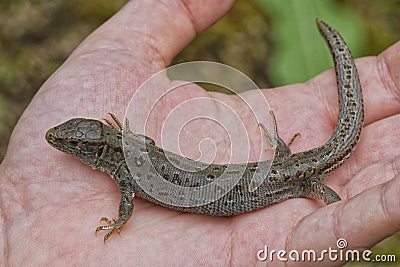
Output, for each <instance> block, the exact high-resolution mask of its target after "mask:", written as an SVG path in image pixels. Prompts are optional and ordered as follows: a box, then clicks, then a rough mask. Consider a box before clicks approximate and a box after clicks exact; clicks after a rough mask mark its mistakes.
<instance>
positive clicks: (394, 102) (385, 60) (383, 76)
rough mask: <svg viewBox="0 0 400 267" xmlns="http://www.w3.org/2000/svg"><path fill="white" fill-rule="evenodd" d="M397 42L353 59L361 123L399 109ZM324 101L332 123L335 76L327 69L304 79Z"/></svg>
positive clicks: (335, 110)
mask: <svg viewBox="0 0 400 267" xmlns="http://www.w3.org/2000/svg"><path fill="white" fill-rule="evenodd" d="M399 59H400V42H398V43H396V44H394V45H393V46H391V47H389V48H388V49H386V50H385V51H384V52H382V53H381V54H380V55H379V56H377V57H364V58H359V59H356V65H357V70H358V73H359V76H360V82H361V86H362V91H363V98H364V107H365V109H364V110H365V125H368V124H371V123H373V122H376V121H378V120H380V119H383V118H385V117H389V116H392V115H395V114H398V113H399V112H400V87H399V86H400V75H399V73H400V67H399V64H398V61H399ZM306 84H307V85H309V86H310V87H311V89H312V90H314V92H315V94H316V97H317V98H318V97H319V98H320V99H321V100H322V101H324V105H325V110H326V111H328V114H329V117H330V121H333V122H334V123H336V119H337V113H338V105H337V93H336V90H332V89H333V88H336V76H335V74H334V71H333V69H330V70H328V71H326V72H324V73H322V74H320V75H318V76H316V77H315V78H314V79H312V80H310V81H309V82H307V83H306Z"/></svg>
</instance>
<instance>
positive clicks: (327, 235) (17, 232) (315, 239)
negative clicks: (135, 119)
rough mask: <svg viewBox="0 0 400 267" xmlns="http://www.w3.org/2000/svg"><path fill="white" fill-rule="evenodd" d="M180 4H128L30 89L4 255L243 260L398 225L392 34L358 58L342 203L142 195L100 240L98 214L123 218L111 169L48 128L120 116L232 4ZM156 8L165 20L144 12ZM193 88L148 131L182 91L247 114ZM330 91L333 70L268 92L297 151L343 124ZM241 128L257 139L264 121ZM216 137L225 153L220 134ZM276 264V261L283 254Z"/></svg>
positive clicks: (53, 259) (8, 165)
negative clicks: (199, 202) (224, 204)
mask: <svg viewBox="0 0 400 267" xmlns="http://www.w3.org/2000/svg"><path fill="white" fill-rule="evenodd" d="M185 3H186V5H184V4H183V3H182V2H181V1H174V2H172V1H170V3H169V4H168V6H163V5H162V4H160V2H157V3H156V4H154V3H153V4H152V3H150V2H145V1H130V2H129V3H128V4H127V5H126V6H125V7H124V8H123V9H122V10H121V11H120V12H119V13H118V14H117V15H115V16H114V17H113V18H112V19H111V20H110V21H108V22H107V23H105V24H104V25H103V26H101V27H100V28H99V29H98V30H97V31H96V32H94V33H93V34H92V35H91V36H89V37H88V38H87V39H86V40H85V41H84V42H83V43H82V44H81V45H80V46H79V47H78V48H77V50H76V51H75V52H74V53H73V54H72V55H71V57H70V58H69V59H68V60H67V61H66V62H65V63H64V65H63V66H62V67H61V68H60V69H59V70H58V71H57V72H56V73H55V74H54V75H53V76H51V77H50V78H49V80H48V81H47V82H46V83H45V84H44V85H43V87H42V88H41V89H40V91H39V92H38V94H37V95H36V96H35V98H34V99H33V100H32V103H31V104H30V105H29V107H28V108H27V109H26V111H25V112H24V114H23V116H22V117H21V119H20V121H19V123H18V125H17V126H16V127H15V129H14V132H13V135H12V137H11V139H10V144H9V147H8V151H7V154H6V156H5V158H4V160H3V162H2V164H1V167H0V173H1V180H0V181H1V186H0V188H1V189H0V190H1V200H0V201H1V202H0V205H1V206H0V209H1V212H0V214H1V223H2V227H1V229H2V233H1V234H2V240H3V242H2V246H3V249H2V250H1V251H2V253H4V255H1V256H2V258H3V259H4V260H5V261H6V262H5V264H6V265H22V264H31V265H50V264H52V265H83V264H93V265H99V264H101V265H122V264H126V265H129V264H132V265H144V264H145V263H146V264H152V265H156V264H157V265H161V264H164V265H172V264H174V265H188V264H191V263H197V264H203V265H222V264H231V265H233V264H235V265H248V264H251V263H253V264H254V263H256V262H257V257H256V256H257V252H258V251H259V250H260V249H263V248H264V245H268V247H269V249H276V250H280V249H285V250H286V251H289V250H291V249H297V250H299V251H300V250H301V249H314V250H316V251H319V250H322V249H327V248H328V247H329V246H330V247H332V248H336V241H337V239H338V238H345V239H346V240H347V242H348V244H349V246H348V248H350V249H351V248H358V249H359V248H368V247H370V246H372V245H374V244H375V243H377V242H379V241H380V240H382V239H384V238H385V237H387V236H389V235H391V234H393V233H394V232H396V231H398V230H399V228H400V227H399V225H400V224H399V221H400V212H399V211H398V210H399V209H398V207H399V198H398V196H399V191H400V184H399V183H400V178H399V175H398V170H397V169H398V168H397V169H396V164H397V165H399V163H398V162H399V157H398V154H399V152H398V149H397V147H396V146H395V145H394V144H397V143H398V140H399V137H400V136H399V135H400V131H399V127H398V125H400V124H399V120H400V117H399V115H398V113H399V110H400V105H399V100H398V99H399V98H398V95H399V93H398V92H399V89H398V88H399V84H400V75H398V73H400V72H399V66H398V64H397V61H398V57H399V56H398V55H399V51H400V43H397V44H395V45H394V46H392V47H391V48H389V49H388V50H386V51H385V52H383V53H382V54H381V55H380V56H378V57H368V58H362V59H359V60H357V61H356V63H357V67H358V70H359V73H360V78H361V83H362V86H363V93H364V101H365V126H364V129H363V132H362V135H361V141H360V143H359V144H358V146H357V147H356V150H355V152H354V154H353V155H352V156H351V157H350V159H349V160H348V161H347V162H346V163H345V164H344V165H343V166H342V167H340V168H339V169H338V170H337V171H335V172H334V173H332V175H330V176H329V177H328V179H327V180H326V184H328V185H329V186H331V187H332V188H333V189H335V191H336V192H338V193H339V195H340V196H341V197H342V199H343V201H341V202H338V203H334V204H332V205H329V206H325V205H324V204H322V203H321V202H318V201H314V200H310V199H301V198H298V199H291V200H288V201H284V202H282V203H279V204H276V205H273V206H271V207H268V208H265V209H261V210H258V211H255V212H251V213H247V214H243V215H239V216H233V217H229V218H219V217H211V216H205V215H195V214H188V213H181V212H176V211H172V210H169V209H166V208H163V207H159V206H156V205H154V204H152V203H149V202H147V201H144V200H140V199H135V210H134V213H133V216H132V218H131V220H130V221H129V222H128V223H127V224H126V225H125V227H124V228H123V230H122V233H121V236H122V238H119V237H115V236H114V237H113V238H111V239H110V240H109V241H108V242H107V244H106V246H104V245H103V244H102V237H101V238H100V237H97V238H96V237H95V236H94V229H95V228H96V227H97V226H98V219H99V218H100V217H102V216H109V215H116V210H117V206H118V202H119V193H118V190H117V188H116V186H115V184H114V182H113V181H112V179H110V177H109V176H108V175H106V174H103V173H101V172H99V171H94V170H91V169H90V168H88V167H87V166H85V165H83V164H82V163H81V162H80V161H78V160H76V159H74V158H72V157H70V156H67V155H65V154H63V153H60V152H59V151H56V150H55V149H53V148H51V147H50V146H49V145H48V144H47V143H46V142H45V139H44V134H45V132H46V130H47V129H48V128H50V127H52V126H54V125H56V124H59V123H61V122H64V121H65V120H67V119H70V118H72V117H89V118H98V119H99V118H102V117H104V116H105V114H106V113H107V112H114V113H116V114H117V117H119V118H121V117H122V115H123V114H124V111H125V108H126V106H127V104H128V101H129V100H130V98H131V96H132V94H133V93H134V91H135V90H136V89H137V87H138V86H139V85H140V84H141V83H142V82H143V81H145V80H146V79H147V78H148V77H150V76H151V75H152V74H153V73H155V72H157V71H159V70H161V69H164V68H165V67H166V66H168V65H169V63H170V61H171V59H172V58H173V57H174V56H175V55H176V54H177V53H178V52H179V51H180V50H181V49H182V47H183V46H185V45H186V44H187V43H188V42H189V41H190V40H191V39H192V38H193V37H194V36H195V34H196V33H198V32H200V31H202V30H204V29H205V28H206V27H208V26H209V25H211V24H212V23H213V22H214V21H215V20H217V19H218V18H219V17H220V16H222V15H223V13H225V12H226V11H227V9H228V8H229V6H230V5H231V4H232V1H224V2H223V1H212V0H210V1H209V2H208V3H207V4H204V3H201V4H199V3H200V2H199V1H197V2H196V1H186V2H185ZM154 14H157V18H156V19H150V20H149V18H150V17H154ZM321 45H323V44H322V41H321ZM185 89H187V90H180V91H179V95H174V97H170V98H166V99H164V100H163V106H164V109H159V110H157V112H158V113H157V114H159V118H160V120H159V121H157V120H153V121H150V122H151V123H152V125H153V127H151V129H152V131H151V132H149V135H150V136H151V137H155V138H156V140H157V138H158V136H159V133H160V127H159V124H158V123H157V122H160V121H161V122H162V118H165V117H166V116H167V111H168V110H169V109H171V108H172V107H175V106H176V105H178V104H180V103H181V102H182V101H184V100H186V99H193V98H198V97H211V98H214V99H220V100H222V101H224V102H227V103H228V102H230V103H231V107H232V108H233V109H235V110H236V111H237V112H238V113H239V115H240V116H241V118H242V119H243V120H244V121H246V118H247V117H246V116H249V114H245V113H243V111H242V109H241V107H242V106H241V105H240V104H238V103H237V102H235V101H233V100H232V99H233V98H232V96H228V95H222V94H219V93H213V92H206V91H204V90H203V89H201V88H200V87H197V86H194V85H193V86H189V87H187V88H185ZM336 91H337V89H336V82H335V75H334V71H333V70H329V71H326V72H324V73H322V74H320V75H318V76H317V77H315V78H314V79H312V80H310V81H309V82H307V83H305V84H301V85H299V84H298V85H291V86H286V87H283V88H277V89H276V90H264V91H263V94H264V95H265V96H266V98H267V99H268V100H269V102H270V103H271V105H272V110H274V112H275V114H276V117H277V121H278V128H279V133H280V136H281V137H282V138H283V139H284V140H285V141H287V140H289V139H290V137H291V136H292V135H293V134H294V133H296V132H300V133H301V135H302V137H301V138H300V139H299V140H296V142H295V143H294V144H293V146H292V147H291V148H292V151H293V152H298V151H303V150H308V149H310V148H313V147H316V146H319V145H321V144H323V143H324V142H326V140H328V138H329V137H330V136H331V135H332V131H333V128H334V126H335V125H336V122H337V109H338V104H337V95H336ZM151 93H152V92H149V98H150V99H151ZM245 94H253V92H246V93H245ZM209 108H212V106H210V107H209ZM139 112H140V111H139ZM254 112H262V111H261V110H260V111H258V110H254ZM263 112H265V110H264V111H263ZM216 117H218V114H216ZM246 126H248V133H249V137H250V138H251V139H252V140H254V142H255V143H257V142H258V139H259V138H260V134H259V129H258V126H257V125H256V124H252V125H246ZM194 127H198V128H196V129H194V132H195V133H196V135H197V136H207V134H209V130H208V128H207V127H205V126H204V125H203V124H200V125H197V126H194ZM214 137H215V138H217V141H216V143H218V144H219V147H218V148H219V149H220V148H221V150H222V151H224V147H223V144H224V143H223V142H222V140H218V138H221V137H219V136H213V138H214ZM213 140H214V139H213ZM195 144H196V143H195ZM196 147H197V144H196V146H193V145H192V142H191V140H186V143H185V140H184V145H183V148H182V149H183V150H184V152H185V155H186V156H192V157H193V158H196V157H197V156H198V155H197V154H198V151H197V148H196ZM251 148H252V149H255V148H254V147H251ZM218 151H219V150H218ZM250 154H251V155H253V153H250ZM224 156H225V155H224V153H222V154H218V157H219V158H217V159H218V161H220V162H226V161H227V160H229V158H227V156H226V157H224ZM250 160H251V159H250ZM359 193H360V194H359ZM356 194H359V195H357V196H355V195H356ZM274 262H275V263H276V264H279V263H278V261H277V260H276V258H275V261H274ZM332 264H334V263H332Z"/></svg>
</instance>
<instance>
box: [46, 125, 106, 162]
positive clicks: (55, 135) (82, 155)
mask: <svg viewBox="0 0 400 267" xmlns="http://www.w3.org/2000/svg"><path fill="white" fill-rule="evenodd" d="M104 127H106V128H107V129H108V128H110V127H109V126H107V125H104V124H103V123H102V122H100V121H98V120H90V119H83V118H74V119H71V120H69V121H66V122H64V123H62V124H60V125H57V126H55V127H53V128H51V129H49V130H48V131H47V132H46V140H47V142H48V143H49V144H50V145H51V146H53V147H54V148H56V149H58V150H60V151H62V152H65V153H67V154H69V155H72V156H74V157H77V158H79V159H80V160H82V161H83V162H84V163H86V164H88V165H90V166H94V165H95V164H96V161H97V159H98V157H99V156H100V155H101V153H102V151H103V147H104V143H105V137H104V135H105V134H107V133H108V131H104Z"/></svg>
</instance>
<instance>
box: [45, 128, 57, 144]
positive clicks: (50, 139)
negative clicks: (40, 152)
mask: <svg viewBox="0 0 400 267" xmlns="http://www.w3.org/2000/svg"><path fill="white" fill-rule="evenodd" d="M55 139H56V137H55V135H54V128H51V129H49V130H47V132H46V141H47V143H49V144H50V145H51V146H54V143H55Z"/></svg>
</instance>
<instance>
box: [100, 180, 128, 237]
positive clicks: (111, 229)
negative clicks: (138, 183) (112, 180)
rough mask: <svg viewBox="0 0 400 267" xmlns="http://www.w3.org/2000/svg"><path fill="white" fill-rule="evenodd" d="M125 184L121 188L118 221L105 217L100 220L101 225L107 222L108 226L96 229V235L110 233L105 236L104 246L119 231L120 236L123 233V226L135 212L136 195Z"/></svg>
mask: <svg viewBox="0 0 400 267" xmlns="http://www.w3.org/2000/svg"><path fill="white" fill-rule="evenodd" d="M124 184H125V183H121V184H120V185H119V186H120V190H119V191H120V194H121V201H120V203H119V209H118V218H117V219H115V218H114V219H112V220H110V219H108V218H106V217H103V218H101V219H100V223H102V222H105V223H106V224H107V225H100V226H99V227H97V228H96V234H97V232H99V231H103V230H108V232H107V233H106V234H105V235H104V244H105V243H106V241H107V239H108V238H109V237H110V236H111V235H112V234H113V233H115V231H117V233H118V234H119V233H120V232H121V229H122V226H124V224H125V223H126V222H127V221H128V220H129V218H130V217H131V215H132V212H133V207H134V205H133V198H134V196H135V193H134V192H133V191H132V189H131V187H129V185H126V186H124Z"/></svg>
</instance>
